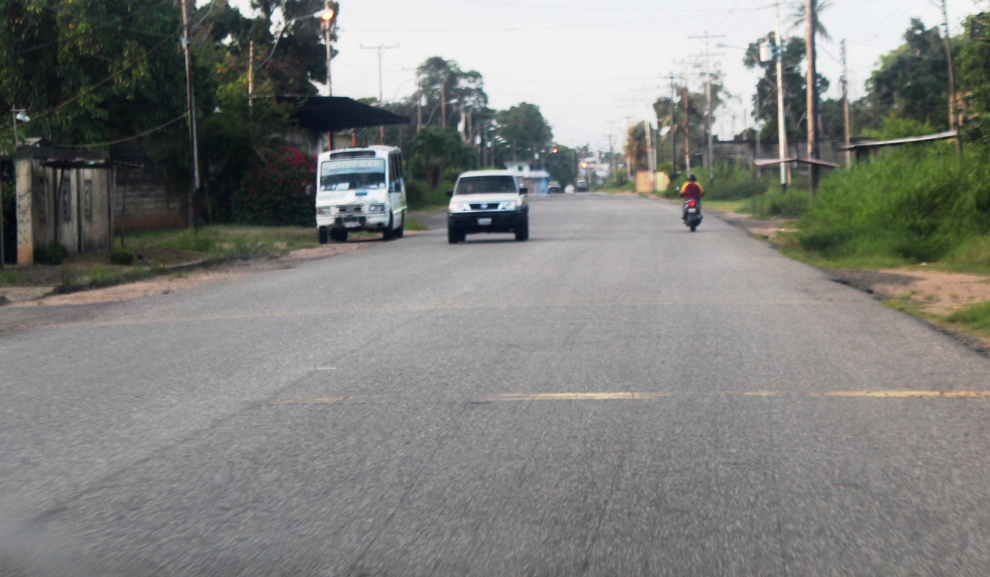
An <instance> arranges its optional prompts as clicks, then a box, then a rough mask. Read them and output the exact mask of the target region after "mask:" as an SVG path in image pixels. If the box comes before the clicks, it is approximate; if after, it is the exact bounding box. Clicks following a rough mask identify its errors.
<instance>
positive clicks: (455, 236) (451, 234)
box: [447, 226, 464, 244]
mask: <svg viewBox="0 0 990 577" xmlns="http://www.w3.org/2000/svg"><path fill="white" fill-rule="evenodd" d="M463 240H464V233H463V232H461V231H459V230H457V229H456V228H454V227H452V226H450V227H447V242H449V243H450V244H457V243H459V242H462V241H463Z"/></svg>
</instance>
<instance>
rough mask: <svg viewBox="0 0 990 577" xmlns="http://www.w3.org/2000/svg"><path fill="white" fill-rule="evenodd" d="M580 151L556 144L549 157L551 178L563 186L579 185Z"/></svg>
mask: <svg viewBox="0 0 990 577" xmlns="http://www.w3.org/2000/svg"><path fill="white" fill-rule="evenodd" d="M577 165H578V151H577V150H574V149H573V148H568V147H566V146H564V145H563V144H555V145H553V147H552V148H551V149H550V155H549V156H548V157H547V172H549V173H550V178H551V179H552V180H556V181H557V182H559V183H560V184H561V185H563V186H566V185H568V184H575V183H577Z"/></svg>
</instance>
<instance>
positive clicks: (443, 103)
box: [430, 75, 516, 157]
mask: <svg viewBox="0 0 990 577" xmlns="http://www.w3.org/2000/svg"><path fill="white" fill-rule="evenodd" d="M433 110H436V108H434V109H433ZM430 118H433V115H432V114H431V115H430ZM440 128H447V79H446V78H444V77H443V76H442V75H441V76H440ZM515 154H516V151H515V145H514V144H513V150H512V155H513V157H514V156H515Z"/></svg>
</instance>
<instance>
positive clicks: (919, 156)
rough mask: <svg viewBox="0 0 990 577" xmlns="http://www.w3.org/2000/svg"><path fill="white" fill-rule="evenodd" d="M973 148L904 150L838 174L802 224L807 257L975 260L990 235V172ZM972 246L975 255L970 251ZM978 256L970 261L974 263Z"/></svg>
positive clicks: (983, 155)
mask: <svg viewBox="0 0 990 577" xmlns="http://www.w3.org/2000/svg"><path fill="white" fill-rule="evenodd" d="M986 156H987V152H986V151H985V150H977V149H974V148H973V147H970V149H969V150H967V154H966V156H965V158H963V159H960V158H959V157H958V156H957V155H956V154H955V151H954V149H953V147H952V146H951V145H949V144H945V143H940V144H935V145H924V146H917V147H911V148H904V149H901V150H897V151H894V152H891V153H889V154H887V155H885V156H884V157H882V158H881V159H879V160H877V161H875V162H873V163H871V164H867V165H865V166H856V167H853V168H852V169H851V170H842V171H835V172H833V173H832V174H831V175H830V176H829V177H828V178H826V179H825V180H824V181H823V182H822V186H821V189H820V191H819V195H818V197H817V198H816V200H815V202H814V203H813V204H812V205H811V206H810V207H809V209H808V211H807V212H806V213H805V215H804V217H802V219H801V220H800V221H799V222H800V226H801V229H802V232H801V233H800V234H799V235H798V242H799V243H800V245H801V246H802V248H804V249H805V250H808V251H811V252H814V253H818V254H820V255H822V256H825V257H828V258H833V259H846V258H862V257H870V258H875V257H879V258H883V259H887V261H888V262H903V263H919V262H934V261H938V260H941V259H944V258H947V257H954V258H956V259H958V260H959V261H964V260H966V259H968V258H971V255H972V254H973V253H972V252H971V251H973V250H975V249H977V248H979V247H980V246H983V245H982V244H978V243H976V242H975V241H974V239H977V238H979V237H983V236H986V235H988V234H990V165H988V163H987V162H986ZM967 247H969V249H968V250H969V251H970V252H968V251H967ZM967 255H970V256H967Z"/></svg>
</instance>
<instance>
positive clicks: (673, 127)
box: [664, 72, 684, 177]
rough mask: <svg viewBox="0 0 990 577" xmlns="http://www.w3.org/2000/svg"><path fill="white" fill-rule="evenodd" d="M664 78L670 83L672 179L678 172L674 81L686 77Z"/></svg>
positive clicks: (671, 75)
mask: <svg viewBox="0 0 990 577" xmlns="http://www.w3.org/2000/svg"><path fill="white" fill-rule="evenodd" d="M664 78H666V79H667V80H668V81H669V82H670V173H671V177H673V175H674V173H675V172H677V123H676V122H674V112H676V110H677V105H676V103H675V102H674V98H675V88H674V79H675V78H684V77H683V76H676V75H675V74H674V73H673V72H671V73H670V74H668V75H667V76H664Z"/></svg>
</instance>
